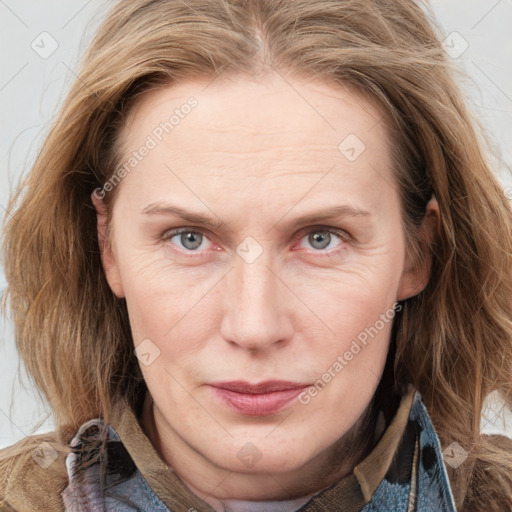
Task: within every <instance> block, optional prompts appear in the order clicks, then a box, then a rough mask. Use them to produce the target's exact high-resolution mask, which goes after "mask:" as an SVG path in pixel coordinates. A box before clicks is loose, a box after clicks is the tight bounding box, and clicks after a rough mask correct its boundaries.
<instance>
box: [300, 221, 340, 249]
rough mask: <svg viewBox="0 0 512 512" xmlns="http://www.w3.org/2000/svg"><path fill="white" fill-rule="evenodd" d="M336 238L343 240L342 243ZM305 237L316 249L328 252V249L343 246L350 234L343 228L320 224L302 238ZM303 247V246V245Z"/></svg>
mask: <svg viewBox="0 0 512 512" xmlns="http://www.w3.org/2000/svg"><path fill="white" fill-rule="evenodd" d="M336 238H337V239H338V241H341V243H338V244H336ZM304 239H305V240H306V241H307V243H308V244H310V247H313V249H316V251H320V252H326V249H336V248H339V247H340V246H343V245H344V243H343V242H346V241H347V240H348V234H347V233H346V232H345V231H343V230H341V229H336V228H330V227H327V226H320V227H318V228H315V229H311V230H310V231H309V232H308V233H307V234H306V236H305V237H302V238H301V240H304ZM301 247H303V246H302V245H301ZM316 251H315V252H316Z"/></svg>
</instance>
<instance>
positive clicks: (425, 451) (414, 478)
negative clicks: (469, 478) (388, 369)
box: [62, 390, 456, 512]
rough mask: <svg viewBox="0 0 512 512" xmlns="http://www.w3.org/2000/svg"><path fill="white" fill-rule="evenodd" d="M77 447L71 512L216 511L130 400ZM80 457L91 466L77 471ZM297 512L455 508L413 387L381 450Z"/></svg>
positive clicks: (86, 432) (81, 434) (93, 424)
mask: <svg viewBox="0 0 512 512" xmlns="http://www.w3.org/2000/svg"><path fill="white" fill-rule="evenodd" d="M84 444H89V445H90V452H89V453H94V451H95V450H99V449H100V446H101V445H102V444H104V446H105V450H104V456H103V457H102V459H101V461H102V462H101V463H97V464H93V465H89V466H88V467H87V461H86V460H83V459H84V458H83V457H82V460H80V458H79V454H78V451H77V449H78V448H83V446H84ZM70 447H71V449H72V451H71V453H69V455H68V456H67V458H66V468H67V471H68V477H69V483H68V486H67V487H66V489H65V490H64V491H63V493H62V497H63V501H64V505H65V510H66V512H78V511H82V510H88V511H90V512H107V511H114V510H115V511H116V512H133V511H137V510H141V511H142V510H151V511H154V512H178V511H180V512H181V511H183V512H207V511H212V510H213V509H212V508H211V507H210V506H209V505H208V504H207V503H205V502H204V501H203V500H201V499H200V498H199V497H197V496H196V495H195V494H193V493H192V492H191V491H190V490H188V488H186V486H184V484H183V482H182V481H181V480H180V479H179V477H178V476H177V475H176V473H175V472H174V471H173V470H172V468H169V467H168V466H166V465H165V464H164V462H163V461H162V460H161V458H160V457H159V455H158V454H157V453H156V452H155V451H154V448H153V447H152V445H151V443H150V441H149V439H148V438H147V436H146V435H145V434H144V432H143V431H142V429H141V428H140V425H139V423H138V420H137V418H136V416H135V414H134V412H133V411H132V410H131V409H130V408H129V407H128V406H126V404H125V406H124V408H121V409H120V413H119V416H118V419H117V420H116V421H113V422H112V424H109V425H107V424H105V423H104V422H103V421H102V420H101V419H93V420H90V421H88V422H86V423H84V424H83V425H82V426H81V427H80V428H79V429H78V432H77V433H76V435H75V436H74V438H73V439H72V441H71V443H70ZM73 449H74V450H73ZM79 462H81V464H80V465H81V466H85V467H86V469H85V471H82V472H79V471H78V467H79ZM264 510H265V511H267V510H268V511H269V512H271V509H270V508H269V509H264ZM296 510H300V512H320V511H322V512H325V511H331V510H332V511H340V510H342V511H344V512H377V511H379V512H385V511H386V512H388V511H394V512H434V511H435V512H456V507H455V504H454V499H453V495H452V492H451V489H450V483H449V478H448V475H447V472H446V467H445V465H444V462H443V454H442V453H441V447H440V444H439V439H438V437H437V435H436V433H435V430H434V427H433V425H432V422H431V420H430V417H429V414H428V412H427V409H426V407H425V405H424V404H423V402H422V400H421V396H420V394H419V393H418V392H415V391H414V390H410V392H409V393H408V394H407V395H406V396H404V397H403V398H402V401H401V404H400V407H399V409H398V411H397V413H396V414H395V417H394V419H393V421H392V422H391V424H390V425H389V426H388V428H387V429H386V431H385V432H384V434H383V435H382V437H381V439H380V440H379V442H378V443H377V445H376V446H375V448H374V449H373V450H372V452H371V453H370V454H369V455H368V456H367V457H366V458H365V459H364V460H363V461H362V462H361V463H360V464H358V465H357V466H356V467H355V468H354V470H353V472H352V473H351V474H350V475H347V476H346V477H345V478H343V479H342V480H340V481H339V482H337V483H335V484H333V485H332V486H331V487H329V488H328V489H325V490H323V491H322V492H320V493H318V494H316V495H315V496H313V497H312V498H311V499H310V500H309V501H308V502H307V503H305V504H304V505H302V506H301V507H300V508H298V509H296Z"/></svg>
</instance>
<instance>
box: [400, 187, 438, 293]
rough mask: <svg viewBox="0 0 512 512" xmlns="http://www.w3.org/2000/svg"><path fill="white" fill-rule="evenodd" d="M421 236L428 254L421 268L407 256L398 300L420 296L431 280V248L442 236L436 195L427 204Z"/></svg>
mask: <svg viewBox="0 0 512 512" xmlns="http://www.w3.org/2000/svg"><path fill="white" fill-rule="evenodd" d="M419 234H420V236H421V237H422V239H423V240H425V241H426V242H427V246H428V249H429V250H428V252H427V253H426V254H425V255H424V258H423V260H422V262H421V264H420V265H419V266H416V267H415V266H414V265H413V262H412V261H411V257H410V255H409V254H406V259H405V265H404V271H403V273H402V277H401V279H400V284H399V287H398V295H397V299H396V300H405V299H408V298H410V297H414V296H415V295H418V294H419V293H420V292H421V291H422V290H423V289H424V288H425V287H426V286H427V283H428V281H429V279H430V271H431V266H432V253H431V251H430V248H431V247H432V243H433V242H434V240H435V239H436V238H437V237H439V236H440V234H441V218H440V215H439V204H438V202H437V199H436V198H435V196H434V195H432V198H431V199H430V201H429V202H428V203H427V206H426V208H425V217H424V218H423V223H422V225H421V228H420V233H419Z"/></svg>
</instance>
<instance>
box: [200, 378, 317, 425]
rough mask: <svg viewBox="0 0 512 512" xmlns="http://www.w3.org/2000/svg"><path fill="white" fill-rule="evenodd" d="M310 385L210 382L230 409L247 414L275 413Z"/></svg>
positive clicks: (216, 393) (267, 382)
mask: <svg viewBox="0 0 512 512" xmlns="http://www.w3.org/2000/svg"><path fill="white" fill-rule="evenodd" d="M308 386H309V384H302V383H298V382H290V381H277V380H273V381H265V382H260V383H257V384H250V383H248V382H245V381H230V382H216V383H212V384H210V387H211V388H212V390H213V392H214V395H215V396H216V397H217V398H219V399H220V400H221V401H222V402H223V403H224V404H225V405H227V406H228V407H229V408H230V409H232V410H235V411H236V412H238V413H240V414H245V415H247V416H266V415H270V414H275V413H277V412H278V411H280V410H281V409H283V408H284V407H286V406H287V405H289V404H291V402H292V401H294V399H295V398H297V397H298V396H299V395H300V393H301V392H302V391H303V390H304V389H305V388H307V387H308Z"/></svg>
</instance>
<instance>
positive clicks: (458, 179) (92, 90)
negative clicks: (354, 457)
mask: <svg viewBox="0 0 512 512" xmlns="http://www.w3.org/2000/svg"><path fill="white" fill-rule="evenodd" d="M267 72H277V73H280V74H282V75H283V76H302V77H307V78H318V79H321V80H325V81H329V82H331V83H333V82H334V83H339V84H343V85H344V86H350V87H354V88H355V89H357V90H358V91H359V92H362V93H363V94H365V95H366V96H367V97H369V98H371V99H373V100H374V101H377V102H378V103H379V104H380V105H381V106H382V107H383V109H384V111H385V112H386V114H387V116H388V118H389V121H391V123H390V124H391V125H392V127H393V129H392V135H393V138H394V142H395V143H394V144H393V148H392V150H393V156H394V173H395V177H396V183H397V184H398V187H399V191H400V197H401V200H402V212H403V225H404V230H405V234H406V238H407V243H408V249H409V251H410V253H411V254H412V255H413V256H414V258H415V261H417V262H419V261H420V260H421V258H423V257H425V251H426V250H429V251H430V249H428V246H426V245H425V243H424V241H422V240H421V238H420V236H419V233H420V227H421V224H422V221H423V218H424V212H425V205H426V203H427V202H428V200H429V199H430V197H431V196H432V194H434V195H435V197H436V198H437V201H438V203H439V208H440V225H439V233H438V237H437V239H436V241H435V243H434V245H433V246H432V249H431V251H432V252H431V255H432V272H431V277H430V280H429V283H428V285H427V287H426V288H425V289H424V290H423V291H422V292H421V293H420V294H419V295H417V296H415V297H412V298H410V299H408V300H407V301H405V302H404V309H403V312H402V313H401V315H400V316H399V317H397V318H396V320H395V322H397V324H396V325H395V330H394V332H395V339H394V340H393V343H394V350H396V356H395V361H394V363H395V364H394V373H395V381H396V386H397V387H401V386H403V385H405V384H406V383H412V384H414V386H415V387H416V388H417V389H418V390H419V391H420V392H421V393H422V396H423V399H424V401H425V403H426V405H427V407H428V410H429V412H430V414H431V417H432V421H433V424H434V426H435V428H436V431H437V433H438V435H439V438H440V441H441V444H442V446H443V447H446V446H448V445H449V444H450V443H452V442H454V441H456V442H458V443H459V444H460V445H461V446H462V447H463V448H465V449H466V450H467V451H468V452H469V457H468V459H467V460H466V462H465V463H464V464H462V465H461V466H460V467H459V468H458V469H457V470H454V469H452V468H448V470H449V475H450V479H451V483H452V488H453V491H454V495H455V497H456V501H457V504H458V507H460V509H461V510H465V511H469V510H483V509H485V510H488V511H498V510H499V511H503V510H510V509H512V455H511V451H512V450H511V443H508V441H507V440H506V438H504V437H499V436H484V435H481V434H480V418H481V414H482V406H483V401H484V399H485V398H486V396H487V395H488V394H489V393H490V392H492V391H494V390H499V391H500V392H501V393H502V394H503V396H504V397H505V400H506V402H507V404H508V405H510V404H511V403H512V311H511V309H512V307H511V297H512V237H511V226H512V213H511V210H510V207H509V205H508V203H507V200H506V198H505V196H504V194H503V191H502V190H501V187H500V186H499V184H498V182H497V181H496V179H495V178H494V176H493V173H492V171H491V170H490V167H489V163H488V162H487V161H486V158H484V155H485V149H484V147H483V145H482V138H481V137H480V135H479V132H478V131H477V130H476V128H475V126H476V123H475V120H474V119H473V118H472V116H471V115H470V113H469V112H468V109H467V107H466V105H465V102H464V99H463V97H462V95H461V93H460V91H459V89H458V87H457V85H456V83H455V80H454V70H453V69H452V64H451V63H450V60H449V58H448V57H447V56H446V55H445V52H444V51H443V49H442V46H441V44H440V42H439V36H438V35H437V33H436V28H435V23H434V22H433V16H432V14H431V13H430V12H429V10H428V7H426V6H424V8H422V7H421V6H419V5H418V4H417V3H415V2H413V1H412V0H336V1H335V0H298V1H295V0H293V1H292V0H240V1H235V0H222V1H221V0H219V1H211V0H187V2H183V1H173V0H122V1H120V2H117V3H115V5H114V6H113V8H112V9H111V11H110V13H109V14H108V16H107V18H106V20H105V21H104V23H103V24H102V26H101V27H100V29H99V32H98V34H97V36H96V38H95V39H94V41H93V43H92V45H91V46H90V48H89V50H88V52H87V54H86V55H85V58H84V60H83V63H82V67H81V69H80V72H79V76H78V78H77V80H76V81H75V83H74V84H73V86H72V88H71V90H70V92H69V94H68V96H67V98H66V100H65V102H64V105H63V106H62V109H61V111H60V113H59V115H58V117H57V120H56V122H55V124H54V125H53V127H52V129H51V131H50V133H49V135H48V137H47V138H46V140H45V142H44V144H43V146H42V149H41V151H40V153H39V155H38V157H37V160H36V162H35V164H34V166H33V169H32V171H31V172H30V174H29V175H28V177H27V178H26V179H25V180H24V182H23V184H22V186H21V187H20V189H19V190H18V192H17V194H16V195H15V196H13V198H12V200H11V203H10V205H9V208H8V214H7V215H6V219H7V222H6V227H5V241H4V255H5V272H6V277H7V280H8V299H9V304H10V308H11V311H12V315H13V317H14V323H15V329H16V343H17V346H18V349H19V352H20V354H21V357H22V359H23V361H24V362H25V365H26V367H27V369H28V372H29V373H30V375H31V376H32V377H33V379H34V381H35V384H36V385H37V387H38V389H39V390H40V391H41V392H42V393H43V395H44V396H45V397H46V398H47V400H48V402H49V404H50V405H51V407H52V408H53V410H54V411H55V419H56V425H57V429H58V431H59V432H61V433H64V432H74V431H76V429H77V428H78V426H79V425H81V424H82V423H83V422H84V421H86V420H88V419H90V418H93V417H103V418H105V419H106V421H108V419H109V413H110V410H111V408H112V404H114V403H116V402H118V401H119V400H120V399H121V398H123V397H125V398H127V400H128V401H129V403H130V404H131V405H133V406H134V407H135V406H136V404H137V403H139V401H140V399H141V396H143V394H144V392H145V390H146V387H145V383H144V380H143V378H142V374H141V372H140V368H139V365H138V361H137V358H136V357H135V353H134V347H133V340H132V337H131V332H130V324H129V319H128V314H127V309H126V304H125V301H124V300H122V299H118V298H117V297H116V296H115V295H114V294H113V293H112V291H111V290H110V288H109V286H108V284H107V281H106V279H105V275H104V272H103V269H102V266H101V260H100V254H99V248H98V239H97V231H96V215H95V210H94V208H93V206H92V203H91V199H90V195H91V193H92V191H93V190H94V189H96V188H97V187H102V186H103V185H104V184H105V183H106V182H107V181H108V180H109V179H110V178H111V176H112V175H113V173H114V172H115V171H116V169H117V168H118V166H119V165H120V164H121V161H122V151H120V144H119V135H120V133H121V131H122V129H123V127H124V122H125V119H126V115H127V112H128V111H129V109H130V107H131V105H133V104H134V102H135V101H136V100H137V98H138V97H140V95H141V94H142V93H144V92H145V91H148V90H150V89H152V88H155V87H160V86H162V85H164V84H169V83H173V82H179V81H184V80H192V79H198V78H210V79H213V78H214V77H215V76H216V75H218V74H222V73H237V74H245V75H246V76H247V77H254V76H256V75H259V76H264V75H265V73H267ZM120 186H122V184H121V185H120ZM118 189H119V186H118V187H116V188H115V189H114V192H113V193H112V194H107V195H106V196H105V202H106V204H107V208H108V210H109V211H110V212H111V210H112V201H113V200H114V198H115V193H116V191H117V190H118ZM62 435H63V436H64V434H62ZM63 439H64V437H63Z"/></svg>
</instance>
